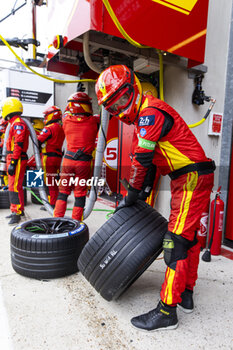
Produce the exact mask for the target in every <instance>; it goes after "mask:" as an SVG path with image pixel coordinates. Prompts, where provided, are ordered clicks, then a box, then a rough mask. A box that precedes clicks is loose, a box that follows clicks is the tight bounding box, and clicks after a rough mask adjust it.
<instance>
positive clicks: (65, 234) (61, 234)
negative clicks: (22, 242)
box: [32, 232, 69, 239]
mask: <svg viewBox="0 0 233 350" xmlns="http://www.w3.org/2000/svg"><path fill="white" fill-rule="evenodd" d="M67 236H69V232H64V233H56V234H54V235H53V234H51V235H33V236H32V238H42V239H43V238H46V239H48V238H59V237H67Z"/></svg>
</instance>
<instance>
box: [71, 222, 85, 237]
mask: <svg viewBox="0 0 233 350" xmlns="http://www.w3.org/2000/svg"><path fill="white" fill-rule="evenodd" d="M84 227H85V225H84V224H80V226H79V227H78V228H77V229H76V230H74V231H70V232H69V235H70V236H73V235H75V234H76V233H79V232H81V231H82V230H83V229H84Z"/></svg>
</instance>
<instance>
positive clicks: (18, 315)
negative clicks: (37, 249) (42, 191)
mask: <svg viewBox="0 0 233 350" xmlns="http://www.w3.org/2000/svg"><path fill="white" fill-rule="evenodd" d="M28 202H29V203H28V205H27V206H26V208H25V213H26V220H30V219H35V218H40V217H41V218H42V217H48V216H49V215H48V214H47V212H44V211H41V210H40V206H39V205H35V204H32V203H31V201H30V200H28ZM105 203H107V205H106V204H105ZM105 203H103V201H101V202H99V201H97V203H96V205H95V208H99V209H101V208H102V209H110V210H111V209H112V208H111V207H110V206H109V205H108V203H109V202H105ZM69 206H72V199H69V202H68V207H69ZM8 213H9V210H7V209H1V210H0V237H1V238H0V239H1V245H0V268H1V270H0V349H1V350H9V349H14V350H54V349H56V350H92V349H93V350H126V349H127V350H160V349H161V350H170V349H176V350H185V349H189V350H191V349H193V350H197V349H205V350H209V349H211V350H214V349H226V350H229V349H233V261H232V260H231V259H229V258H226V257H224V256H222V255H220V256H212V260H211V262H210V263H206V262H203V261H202V260H201V261H200V265H199V279H198V281H197V285H196V287H195V293H194V303H195V309H194V312H193V313H191V314H185V313H183V312H182V311H181V310H178V311H177V312H178V318H179V327H178V328H177V329H176V330H164V331H157V332H153V333H145V332H140V331H138V330H136V329H135V328H133V327H131V324H130V319H131V318H132V317H134V316H136V315H139V314H141V313H145V312H147V311H149V310H151V309H153V308H154V307H155V306H156V305H157V303H158V300H159V292H160V287H161V284H162V282H163V278H164V273H165V269H166V266H165V263H164V261H163V259H161V256H160V259H159V260H156V261H155V262H154V263H153V264H152V265H151V266H150V267H149V268H148V270H147V271H146V272H144V273H143V275H142V276H141V277H140V278H139V279H138V280H137V281H136V282H135V283H134V284H133V285H132V286H131V287H130V288H129V289H128V290H127V291H126V292H125V293H124V294H123V295H122V296H121V297H120V298H119V299H118V300H117V301H111V302H108V301H106V300H104V299H103V298H102V297H101V296H100V295H99V294H98V293H97V292H96V291H95V289H94V288H93V287H92V286H91V285H90V284H89V282H87V280H86V279H85V278H84V277H83V276H82V275H81V273H76V274H73V275H71V276H68V277H64V278H59V279H53V280H46V281H39V280H35V279H31V278H27V277H23V276H21V275H19V274H17V273H16V272H15V271H14V270H13V268H12V266H11V260H10V233H11V230H12V227H10V226H8V219H5V216H6V215H7V214H8ZM67 215H68V216H70V215H71V212H70V211H67ZM105 221H106V212H98V211H96V212H95V211H94V212H92V213H91V215H90V216H89V217H88V218H87V219H86V220H85V222H86V224H87V225H88V227H89V231H90V235H93V234H94V233H95V232H96V230H97V229H98V228H99V227H100V226H101V225H102V224H103V223H104V222H105ZM229 254H230V257H231V258H232V255H233V253H232V252H230V253H229ZM201 255H202V253H201Z"/></svg>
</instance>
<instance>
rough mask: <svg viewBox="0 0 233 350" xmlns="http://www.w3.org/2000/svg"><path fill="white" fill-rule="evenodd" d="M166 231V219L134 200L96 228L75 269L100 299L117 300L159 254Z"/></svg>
mask: <svg viewBox="0 0 233 350" xmlns="http://www.w3.org/2000/svg"><path fill="white" fill-rule="evenodd" d="M166 232H167V221H166V219H165V218H164V217H162V216H161V215H160V214H159V213H158V212H157V211H156V210H155V209H153V208H152V207H151V206H149V205H148V204H147V203H145V202H143V201H138V202H137V203H136V204H135V205H133V206H130V207H124V208H122V209H120V210H118V211H117V212H116V213H115V214H114V215H113V216H112V217H111V218H110V219H109V220H108V221H107V222H106V223H104V225H103V226H102V227H100V229H99V230H98V231H97V232H96V233H95V234H94V236H92V238H91V239H90V240H89V242H88V243H87V244H86V245H85V247H84V249H83V251H82V253H81V254H80V257H79V259H78V268H79V270H80V272H81V273H82V274H83V275H84V277H85V278H86V279H87V280H88V281H89V282H90V283H91V285H92V286H93V287H94V288H95V289H96V291H97V292H99V293H100V295H101V296H102V297H103V298H104V299H106V300H108V301H111V300H113V299H117V298H118V297H119V296H120V295H121V294H122V293H123V292H124V291H125V290H126V289H127V288H128V287H129V286H130V285H131V284H132V283H133V282H134V281H136V280H137V279H138V277H139V276H140V275H141V274H142V273H143V272H144V271H145V270H146V269H147V268H148V267H149V266H150V265H151V264H152V262H153V261H154V260H155V259H156V258H157V257H158V256H159V254H160V253H161V252H162V244H163V238H164V235H165V233H166Z"/></svg>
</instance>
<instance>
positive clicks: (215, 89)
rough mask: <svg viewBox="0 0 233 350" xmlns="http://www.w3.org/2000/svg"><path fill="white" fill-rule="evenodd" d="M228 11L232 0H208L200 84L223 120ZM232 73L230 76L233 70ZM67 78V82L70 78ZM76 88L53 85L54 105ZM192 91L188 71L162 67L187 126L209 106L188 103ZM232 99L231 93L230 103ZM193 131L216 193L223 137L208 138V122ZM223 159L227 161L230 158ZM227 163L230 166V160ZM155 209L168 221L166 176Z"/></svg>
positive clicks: (167, 91)
mask: <svg viewBox="0 0 233 350" xmlns="http://www.w3.org/2000/svg"><path fill="white" fill-rule="evenodd" d="M231 11H232V1H230V0H221V1H216V0H210V1H209V14H208V27H207V40H206V54H205V62H204V65H206V66H207V67H208V72H207V73H206V74H205V77H204V79H203V83H202V86H203V89H204V91H205V93H206V95H207V96H211V97H213V98H216V100H217V101H216V104H215V106H214V109H213V111H214V112H218V113H224V118H227V115H228V114H229V106H227V105H228V104H229V103H228V104H227V103H225V93H226V84H227V81H226V75H227V64H228V50H229V35H230V23H231ZM228 74H229V73H228ZM231 74H233V68H232V73H231ZM67 77H68V78H69V79H70V76H67ZM62 79H65V76H62ZM76 86H77V84H65V85H61V84H55V103H56V104H57V105H58V106H60V107H61V108H62V110H64V108H65V105H66V99H67V97H69V95H70V94H71V93H73V92H75V91H76ZM193 90H194V80H193V79H189V78H188V72H187V70H185V69H182V68H179V67H174V66H165V67H164V97H165V101H166V102H167V103H169V104H170V105H171V106H172V107H174V108H175V109H176V110H177V111H178V112H179V113H180V114H181V116H182V117H183V118H184V120H185V121H186V122H187V124H192V123H195V122H197V121H199V120H200V119H202V117H203V116H204V115H205V113H206V111H207V109H208V106H209V103H208V102H205V104H204V105H202V106H196V105H193V104H192V102H191V99H192V93H193ZM88 93H89V95H90V97H92V98H93V109H94V113H98V112H99V109H98V106H97V102H96V96H95V90H94V84H89V86H88ZM226 97H227V95H226ZM232 99H233V94H232V97H231V101H232ZM226 102H227V101H226ZM231 108H232V107H231ZM224 125H225V123H224ZM224 127H225V130H224V129H223V135H225V132H227V133H229V130H228V127H227V126H226V125H225V126H224ZM192 130H193V132H194V134H195V136H196V137H197V139H198V140H199V142H200V143H201V145H202V146H203V148H204V150H205V152H206V154H207V155H208V156H209V157H210V158H213V159H214V160H215V162H216V164H217V166H218V169H217V172H216V177H215V188H214V189H215V190H216V189H217V187H218V185H219V180H218V175H217V174H218V172H219V165H220V154H221V147H222V146H221V140H222V137H221V136H220V137H218V136H208V120H207V121H206V122H205V123H204V124H202V125H201V126H198V127H197V128H194V129H192ZM230 147H231V144H230V139H229V138H228V139H227V142H226V143H224V152H225V153H229V152H230ZM226 158H229V156H228V157H226ZM227 162H228V163H229V159H228V160H227ZM225 175H226V174H225ZM225 175H224V177H227V178H228V176H225ZM221 179H222V178H221ZM227 181H228V179H227ZM221 182H222V180H221ZM221 182H220V184H221ZM224 187H225V183H224ZM155 207H156V209H158V211H159V212H160V213H161V214H162V215H164V216H165V217H166V218H168V216H169V212H170V189H169V178H168V177H165V178H163V180H162V183H161V186H160V193H159V196H158V198H157V202H156V204H155Z"/></svg>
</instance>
